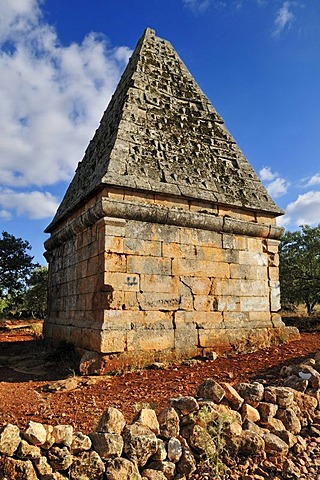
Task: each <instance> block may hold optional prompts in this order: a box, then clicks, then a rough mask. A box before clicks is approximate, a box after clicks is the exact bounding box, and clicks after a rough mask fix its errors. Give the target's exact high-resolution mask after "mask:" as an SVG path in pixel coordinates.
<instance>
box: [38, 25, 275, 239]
mask: <svg viewBox="0 0 320 480" xmlns="http://www.w3.org/2000/svg"><path fill="white" fill-rule="evenodd" d="M106 185H110V186H119V187H127V188H131V189H137V190H140V191H141V190H142V191H148V192H153V193H162V194H170V195H175V196H183V197H187V198H191V199H196V200H204V201H210V202H214V203H219V204H223V205H228V206H232V207H237V208H246V209H250V210H257V211H260V212H267V213H271V214H274V215H275V216H277V215H280V214H282V213H283V212H282V210H281V209H280V208H278V207H277V205H275V203H274V202H273V200H272V199H271V197H270V196H269V195H268V193H267V191H266V189H265V188H264V187H263V185H262V184H261V182H260V180H259V178H258V176H257V175H256V173H255V172H254V170H253V168H252V167H251V166H250V164H249V162H248V160H247V159H246V158H245V156H244V155H243V153H242V152H241V151H240V149H239V147H238V146H237V144H236V142H235V141H234V139H233V138H232V136H231V135H230V133H229V132H228V131H227V129H226V128H225V127H224V124H223V120H222V118H221V117H220V116H219V115H218V113H217V112H216V110H215V109H214V108H213V106H212V104H211V103H210V101H209V100H208V98H207V97H206V96H205V95H204V93H203V92H202V91H201V89H200V87H199V86H198V85H197V83H196V82H195V80H194V79H193V77H192V75H191V74H190V73H189V71H188V69H187V68H186V66H185V65H184V63H183V62H182V60H181V59H180V58H179V56H178V54H177V53H176V51H175V50H174V48H173V47H172V45H171V44H170V43H169V42H168V41H166V40H163V39H161V38H159V37H157V36H156V35H155V32H154V31H153V30H152V29H149V28H148V29H146V30H145V32H144V34H143V36H142V37H141V38H140V40H139V41H138V43H137V46H136V48H135V50H134V52H133V54H132V56H131V58H130V60H129V63H128V65H127V67H126V69H125V71H124V73H123V75H122V77H121V79H120V82H119V84H118V87H117V89H116V91H115V93H114V94H113V96H112V98H111V100H110V103H109V105H108V107H107V110H106V111H105V113H104V115H103V117H102V120H101V122H100V126H99V128H98V129H97V131H96V133H95V135H94V137H93V139H92V140H91V142H90V144H89V146H88V148H87V150H86V152H85V155H84V158H83V160H82V161H81V162H80V163H79V165H78V168H77V170H76V173H75V176H74V178H73V180H72V182H71V184H70V186H69V188H68V190H67V192H66V194H65V196H64V198H63V200H62V202H61V204H60V207H59V208H58V210H57V213H56V215H55V217H54V219H53V221H52V222H51V224H50V226H49V227H50V228H51V227H52V226H53V225H54V224H55V223H56V222H58V221H59V220H60V219H62V217H64V216H65V215H67V214H69V213H70V212H72V211H74V210H75V208H77V207H78V206H79V205H80V204H81V203H82V202H84V201H85V200H86V199H88V198H89V197H90V195H92V194H93V192H95V191H97V190H98V189H100V188H103V187H104V186H106ZM49 227H48V229H49ZM48 229H47V231H48Z"/></svg>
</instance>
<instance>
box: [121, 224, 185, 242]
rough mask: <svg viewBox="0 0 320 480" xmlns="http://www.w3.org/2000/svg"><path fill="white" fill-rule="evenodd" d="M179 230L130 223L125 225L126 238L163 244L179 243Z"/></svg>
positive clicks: (166, 226) (169, 227) (173, 227)
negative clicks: (156, 241) (155, 241)
mask: <svg viewBox="0 0 320 480" xmlns="http://www.w3.org/2000/svg"><path fill="white" fill-rule="evenodd" d="M179 230H180V229H179V228H178V227H175V226H173V225H162V224H152V223H148V222H139V221H130V222H128V223H127V225H126V237H127V238H139V239H140V238H143V239H144V240H159V241H163V242H164V243H171V242H175V243H180V233H179Z"/></svg>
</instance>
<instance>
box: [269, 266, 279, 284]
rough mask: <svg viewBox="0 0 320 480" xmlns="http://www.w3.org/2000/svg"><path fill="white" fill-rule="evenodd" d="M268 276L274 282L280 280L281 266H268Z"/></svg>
mask: <svg viewBox="0 0 320 480" xmlns="http://www.w3.org/2000/svg"><path fill="white" fill-rule="evenodd" d="M268 278H269V280H271V281H272V282H278V281H279V268H278V267H269V268H268Z"/></svg>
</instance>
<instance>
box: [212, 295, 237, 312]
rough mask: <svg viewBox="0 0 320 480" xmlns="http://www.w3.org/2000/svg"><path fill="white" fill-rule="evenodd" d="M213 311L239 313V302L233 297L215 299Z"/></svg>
mask: <svg viewBox="0 0 320 480" xmlns="http://www.w3.org/2000/svg"><path fill="white" fill-rule="evenodd" d="M214 310H216V311H218V312H223V311H228V312H239V310H240V301H239V299H238V298H236V297H233V296H221V297H215V302H214Z"/></svg>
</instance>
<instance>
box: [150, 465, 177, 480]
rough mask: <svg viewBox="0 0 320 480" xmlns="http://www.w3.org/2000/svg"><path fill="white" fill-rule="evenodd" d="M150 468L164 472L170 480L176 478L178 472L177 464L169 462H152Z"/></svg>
mask: <svg viewBox="0 0 320 480" xmlns="http://www.w3.org/2000/svg"><path fill="white" fill-rule="evenodd" d="M149 467H150V468H152V469H153V470H159V471H160V472H162V473H163V474H164V476H165V477H166V478H167V479H168V480H171V479H172V478H173V477H174V475H175V472H176V466H175V464H174V463H173V462H169V461H162V462H160V461H155V462H151V463H150V464H149Z"/></svg>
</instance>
